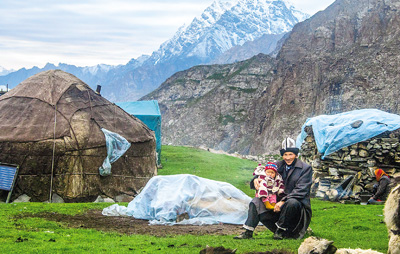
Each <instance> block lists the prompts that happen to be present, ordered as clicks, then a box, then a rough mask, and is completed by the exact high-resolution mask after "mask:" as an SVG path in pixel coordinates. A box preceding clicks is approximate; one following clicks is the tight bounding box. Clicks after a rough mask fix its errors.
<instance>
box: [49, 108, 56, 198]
mask: <svg viewBox="0 0 400 254" xmlns="http://www.w3.org/2000/svg"><path fill="white" fill-rule="evenodd" d="M56 126H57V104H56V105H55V107H54V134H53V157H52V159H51V176H50V195H49V202H50V203H51V198H52V196H53V195H52V193H53V175H54V154H55V151H56Z"/></svg>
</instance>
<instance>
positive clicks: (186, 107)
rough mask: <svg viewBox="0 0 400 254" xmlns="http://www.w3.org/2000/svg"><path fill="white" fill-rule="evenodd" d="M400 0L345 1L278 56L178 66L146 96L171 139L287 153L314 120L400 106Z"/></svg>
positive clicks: (295, 33) (296, 34) (308, 24)
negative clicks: (290, 140) (289, 141)
mask: <svg viewBox="0 0 400 254" xmlns="http://www.w3.org/2000/svg"><path fill="white" fill-rule="evenodd" d="M399 32H400V1H398V0H397V1H395V0H385V1H383V0H369V1H364V0H337V1H336V2H335V3H333V4H332V5H331V6H329V7H328V8H327V9H326V10H325V11H323V12H319V13H317V14H316V15H314V16H313V17H311V18H310V19H308V20H306V21H304V22H301V23H299V24H297V25H296V26H295V27H294V28H293V30H292V32H291V33H290V34H289V35H288V36H287V38H286V40H285V42H284V43H283V45H282V48H281V50H280V51H279V52H278V54H277V57H276V59H273V58H270V57H266V56H261V55H260V56H257V57H254V58H252V59H250V60H247V61H244V62H240V63H236V64H233V65H222V66H203V67H195V68H192V69H189V70H187V71H185V72H181V73H177V74H175V75H174V76H173V77H171V78H170V79H168V80H167V81H166V82H165V83H163V84H162V85H161V87H160V88H159V89H158V90H156V91H155V92H154V93H152V94H150V95H149V96H147V97H145V99H157V100H159V102H160V104H161V109H162V111H163V113H164V118H163V131H164V140H163V141H164V143H172V144H177V145H178V144H179V145H195V146H196V145H198V146H199V145H206V146H208V147H210V148H216V149H223V150H225V151H230V152H235V151H237V152H239V153H243V154H247V153H249V154H263V153H277V151H278V147H279V145H280V142H281V140H282V139H283V138H284V137H286V136H291V137H295V136H297V134H299V132H300V128H301V126H302V124H303V123H304V122H305V120H306V119H307V118H308V117H312V116H315V115H319V114H333V113H338V112H344V111H348V110H353V109H359V108H378V109H381V110H385V111H388V112H392V113H400V106H399V103H398V98H399V96H400V89H399V88H400V85H399V80H400V73H399V72H398V70H399V68H400V53H399V51H398V48H399V46H400V39H399V38H400V37H399Z"/></svg>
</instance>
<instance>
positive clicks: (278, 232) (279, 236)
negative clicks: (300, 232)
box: [274, 228, 285, 240]
mask: <svg viewBox="0 0 400 254" xmlns="http://www.w3.org/2000/svg"><path fill="white" fill-rule="evenodd" d="M284 233H285V231H284V230H282V229H280V228H278V229H277V230H276V231H275V233H274V239H275V240H282V239H283V238H285V237H284Z"/></svg>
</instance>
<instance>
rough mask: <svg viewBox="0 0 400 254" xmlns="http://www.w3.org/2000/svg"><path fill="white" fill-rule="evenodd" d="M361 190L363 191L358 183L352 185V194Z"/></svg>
mask: <svg viewBox="0 0 400 254" xmlns="http://www.w3.org/2000/svg"><path fill="white" fill-rule="evenodd" d="M363 191H364V189H363V187H361V186H360V185H354V187H353V193H354V195H355V194H358V193H360V192H363Z"/></svg>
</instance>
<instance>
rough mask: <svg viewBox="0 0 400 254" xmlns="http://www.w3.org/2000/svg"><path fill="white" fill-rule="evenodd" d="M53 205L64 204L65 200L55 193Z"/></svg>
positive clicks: (52, 199) (52, 200)
mask: <svg viewBox="0 0 400 254" xmlns="http://www.w3.org/2000/svg"><path fill="white" fill-rule="evenodd" d="M51 203H64V199H63V198H62V197H60V196H59V195H58V194H57V193H53V195H51Z"/></svg>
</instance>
